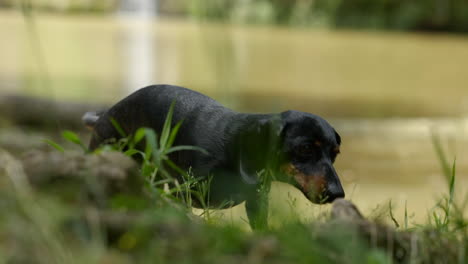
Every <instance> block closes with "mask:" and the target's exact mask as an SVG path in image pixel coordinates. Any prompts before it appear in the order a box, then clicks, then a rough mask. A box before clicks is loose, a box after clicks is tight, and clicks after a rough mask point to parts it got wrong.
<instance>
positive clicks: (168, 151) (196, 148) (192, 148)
mask: <svg viewBox="0 0 468 264" xmlns="http://www.w3.org/2000/svg"><path fill="white" fill-rule="evenodd" d="M181 150H193V151H200V152H201V153H203V154H206V155H208V154H209V153H208V151H206V150H205V149H203V148H200V147H196V146H175V147H172V148H170V149H168V150H166V152H165V154H169V153H172V152H176V151H181Z"/></svg>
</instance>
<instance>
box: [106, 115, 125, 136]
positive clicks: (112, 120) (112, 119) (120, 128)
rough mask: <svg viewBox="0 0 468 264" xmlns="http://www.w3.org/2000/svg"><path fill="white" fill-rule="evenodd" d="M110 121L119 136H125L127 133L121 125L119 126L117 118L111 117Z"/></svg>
mask: <svg viewBox="0 0 468 264" xmlns="http://www.w3.org/2000/svg"><path fill="white" fill-rule="evenodd" d="M110 122H111V123H112V125H113V126H114V128H115V130H117V132H118V133H119V135H120V136H121V137H127V134H126V133H125V131H124V130H123V129H122V127H121V126H120V124H119V122H117V120H115V118H113V117H111V119H110Z"/></svg>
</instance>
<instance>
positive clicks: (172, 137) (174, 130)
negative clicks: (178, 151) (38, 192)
mask: <svg viewBox="0 0 468 264" xmlns="http://www.w3.org/2000/svg"><path fill="white" fill-rule="evenodd" d="M181 125H182V120H181V121H179V122H178V123H177V125H175V126H174V127H173V128H172V130H171V134H170V135H169V139H168V141H167V144H166V148H170V147H172V144H174V141H175V138H176V136H177V133H178V132H179V129H180V126H181Z"/></svg>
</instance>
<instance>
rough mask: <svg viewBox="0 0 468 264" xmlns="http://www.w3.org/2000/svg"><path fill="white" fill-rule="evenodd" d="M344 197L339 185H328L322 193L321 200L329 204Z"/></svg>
mask: <svg viewBox="0 0 468 264" xmlns="http://www.w3.org/2000/svg"><path fill="white" fill-rule="evenodd" d="M344 197H345V192H344V190H343V187H342V186H341V184H340V183H338V184H336V183H333V184H330V185H329V186H328V188H327V189H326V190H325V192H324V193H323V198H324V200H323V202H324V203H331V202H333V201H334V200H335V199H338V198H344Z"/></svg>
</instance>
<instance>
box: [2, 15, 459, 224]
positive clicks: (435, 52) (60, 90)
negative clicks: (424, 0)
mask: <svg viewBox="0 0 468 264" xmlns="http://www.w3.org/2000/svg"><path fill="white" fill-rule="evenodd" d="M37 27H38V29H39V35H40V37H41V41H42V44H43V45H42V46H43V47H44V50H43V52H44V57H45V58H46V65H47V72H48V73H49V75H50V80H51V82H50V83H49V85H48V86H47V87H46V88H44V87H40V86H38V85H37V83H38V82H37V81H38V80H40V79H41V78H42V76H41V72H42V71H40V69H38V68H37V64H36V63H35V61H34V56H33V54H31V50H30V47H29V46H28V45H27V43H28V40H29V39H28V35H27V31H26V30H25V25H24V23H23V21H22V18H21V16H20V15H19V14H16V13H6V12H3V13H1V14H0V35H1V36H8V41H2V42H0V58H2V59H1V60H0V83H1V86H0V89H1V90H2V92H22V93H27V94H32V95H40V96H45V97H52V98H57V99H60V100H64V99H73V100H84V101H94V102H102V101H105V102H115V101H116V100H118V99H120V98H122V97H123V96H124V95H127V94H128V93H130V92H132V91H133V90H135V89H137V88H138V87H140V86H143V85H146V84H149V83H154V82H157V83H171V84H179V85H183V86H186V87H190V88H192V89H195V90H198V91H201V92H203V93H206V94H208V95H210V96H212V97H214V98H216V99H217V100H219V101H221V102H223V103H224V104H226V105H228V106H230V107H232V108H235V109H237V110H243V111H261V112H270V111H271V112H275V111H283V110H286V109H295V110H302V111H308V112H313V113H316V114H320V115H323V116H324V117H326V118H327V119H328V120H329V121H330V122H331V123H332V125H334V126H335V127H336V129H337V130H338V131H339V133H340V134H341V136H342V138H343V146H342V154H341V155H340V156H339V158H338V159H337V163H336V167H337V171H338V173H339V174H340V177H341V179H342V181H343V183H344V187H345V190H346V192H347V197H349V198H351V199H353V200H354V201H355V202H356V203H357V204H358V205H359V207H360V208H362V209H363V210H364V212H365V214H372V212H373V211H374V209H375V207H376V206H377V205H378V204H379V205H380V207H383V206H386V205H387V204H388V202H389V200H392V201H393V202H392V203H393V204H394V205H395V206H396V212H395V214H396V216H397V218H398V219H401V218H402V217H403V212H404V207H405V203H406V206H407V208H408V211H409V212H413V213H414V214H415V216H414V217H413V220H414V221H416V222H421V221H423V220H424V219H425V217H426V215H427V211H428V210H430V209H431V208H432V207H433V206H434V204H435V199H436V198H438V197H440V196H441V195H442V194H443V193H446V192H447V186H446V183H445V181H444V178H443V175H442V173H441V169H440V166H439V164H438V159H437V156H436V155H435V151H434V149H433V146H432V142H431V133H439V134H440V136H441V139H442V142H443V145H444V147H445V150H446V152H447V154H448V157H449V158H450V160H453V158H455V157H456V158H457V164H458V167H457V176H458V178H457V184H456V190H457V197H456V198H457V199H458V200H462V199H463V198H464V197H465V196H464V195H466V193H467V191H468V175H467V174H468V167H467V164H468V162H467V161H468V160H467V159H468V153H466V151H465V150H466V149H468V148H467V146H468V143H467V135H468V134H467V124H468V121H467V117H468V92H467V87H466V84H467V83H468V82H467V81H468V74H467V69H468V39H467V38H465V37H458V36H450V35H423V34H400V33H377V32H373V33H372V32H368V33H366V32H327V31H317V30H314V31H311V30H306V29H295V30H290V29H287V28H274V27H246V26H230V25H217V24H201V23H195V22H193V21H189V20H171V19H164V18H159V19H157V20H154V19H150V18H145V19H143V20H137V21H135V20H134V19H132V18H130V17H128V16H125V15H119V16H109V17H94V16H73V17H66V16H41V17H38V22H37ZM285 201H289V202H285ZM291 203H294V204H296V205H297V208H298V209H296V210H295V211H296V212H297V214H299V215H300V216H301V217H303V218H308V217H311V216H312V215H314V214H317V213H318V212H322V211H323V210H324V208H326V207H317V206H314V205H311V204H310V203H309V202H307V201H306V200H305V198H304V197H303V196H302V195H301V194H300V193H299V192H298V191H296V190H294V189H292V188H290V187H289V186H285V185H282V184H275V186H274V188H273V202H272V213H273V214H274V215H282V214H283V213H284V212H286V215H288V214H289V213H290V211H291V209H290V208H289V204H291ZM233 214H234V215H235V216H232V215H233ZM239 214H240V215H242V217H243V218H245V215H244V214H243V212H242V207H238V208H234V209H233V210H230V211H226V212H225V217H226V218H227V219H228V220H229V219H234V220H233V221H241V222H242V217H238V216H239ZM278 219H281V218H276V222H277V223H279V222H281V221H280V220H278Z"/></svg>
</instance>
